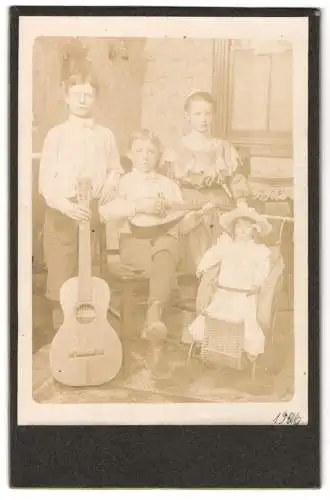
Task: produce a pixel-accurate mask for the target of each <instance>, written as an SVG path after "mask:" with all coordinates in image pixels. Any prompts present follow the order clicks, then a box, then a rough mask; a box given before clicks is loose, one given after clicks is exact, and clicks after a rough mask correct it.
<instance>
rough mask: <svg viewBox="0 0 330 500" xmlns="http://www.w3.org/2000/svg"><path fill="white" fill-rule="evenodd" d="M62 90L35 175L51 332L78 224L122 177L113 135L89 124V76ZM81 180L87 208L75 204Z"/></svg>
mask: <svg viewBox="0 0 330 500" xmlns="http://www.w3.org/2000/svg"><path fill="white" fill-rule="evenodd" d="M64 92H65V102H66V104H67V107H68V114H69V116H68V119H67V120H66V121H65V122H64V123H61V124H60V125H57V126H55V127H54V128H52V129H51V130H50V131H49V133H48V135H47V137H46V139H45V142H44V146H43V151H42V156H41V162H40V174H39V191H40V193H41V195H42V196H43V197H44V199H45V202H46V213H45V222H44V254H45V262H46V265H47V269H48V275H47V290H46V297H47V298H48V299H49V300H51V301H52V302H53V326H54V328H55V329H57V328H58V327H59V326H60V324H61V323H62V321H63V315H62V311H61V308H60V306H59V302H58V301H59V293H60V288H61V286H62V284H63V283H64V282H65V281H66V280H68V279H69V278H71V277H72V276H74V274H75V271H76V267H77V245H78V222H80V221H84V220H89V219H91V218H92V219H94V218H95V217H96V216H97V215H98V214H97V204H102V203H106V202H107V201H108V200H109V199H110V197H111V196H112V194H113V192H114V190H115V189H116V186H117V184H118V181H119V177H120V174H121V173H122V168H121V165H120V158H119V155H118V152H117V147H116V143H115V138H114V136H113V134H112V132H111V131H110V130H109V129H107V128H105V127H102V126H100V125H97V124H96V123H95V122H94V120H93V109H94V103H95V101H96V97H97V86H96V84H95V82H94V80H93V77H92V76H91V75H90V74H89V73H88V72H87V71H84V70H81V71H79V72H77V73H76V74H73V75H72V76H70V77H69V78H68V79H67V80H66V81H65V83H64ZM80 178H89V179H90V180H91V185H92V202H91V210H89V209H86V208H84V207H82V206H81V205H79V203H78V200H77V182H78V180H79V179H80Z"/></svg>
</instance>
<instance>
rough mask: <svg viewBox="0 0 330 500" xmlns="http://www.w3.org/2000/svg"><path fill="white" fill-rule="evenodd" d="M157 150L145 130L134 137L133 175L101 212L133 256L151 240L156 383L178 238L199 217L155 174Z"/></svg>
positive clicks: (149, 321)
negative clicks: (141, 240)
mask: <svg viewBox="0 0 330 500" xmlns="http://www.w3.org/2000/svg"><path fill="white" fill-rule="evenodd" d="M160 154H161V147H160V143H159V141H158V139H157V137H156V136H155V135H154V134H153V133H151V132H149V131H148V130H142V131H140V132H137V133H135V134H133V136H132V138H131V143H130V146H129V154H128V156H129V157H130V160H131V161H132V166H133V168H132V171H131V172H130V173H127V174H125V175H124V176H123V177H122V178H121V180H120V182H119V187H118V192H117V195H116V197H115V198H114V199H113V200H112V201H110V202H109V203H108V204H107V205H103V206H102V207H100V214H101V217H102V219H103V220H104V221H107V222H109V221H112V222H115V223H116V224H117V225H118V227H119V230H120V232H121V238H124V239H125V237H126V239H127V237H128V238H129V244H130V248H131V251H132V252H136V249H137V248H138V241H137V239H138V238H145V239H147V240H149V242H150V246H151V257H152V258H151V267H150V270H149V300H148V311H147V317H146V327H145V329H144V331H143V336H144V337H145V338H147V339H148V340H149V341H150V342H149V345H150V346H151V359H152V364H151V370H152V373H153V376H154V377H157V378H163V377H166V376H167V374H168V372H167V369H168V367H167V366H164V356H162V351H163V346H164V342H165V338H166V335H167V329H166V326H165V324H164V323H163V311H164V307H165V306H166V304H167V302H168V300H169V297H170V295H171V292H172V289H173V288H174V287H175V286H176V270H177V265H178V261H179V241H178V239H179V235H180V233H182V232H187V231H189V230H191V229H192V228H193V227H194V225H195V224H196V223H198V220H199V214H198V213H196V211H195V212H191V211H189V210H185V209H184V202H183V198H182V195H181V191H180V188H179V186H178V185H177V184H176V183H175V182H174V181H173V180H172V179H169V178H168V177H165V176H164V175H161V174H160V173H158V172H157V170H156V169H157V166H158V163H159V159H160Z"/></svg>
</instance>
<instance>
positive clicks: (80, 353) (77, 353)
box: [69, 349, 104, 358]
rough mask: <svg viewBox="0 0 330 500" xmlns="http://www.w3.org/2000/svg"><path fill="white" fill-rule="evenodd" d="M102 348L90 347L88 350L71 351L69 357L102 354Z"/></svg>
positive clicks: (86, 356)
mask: <svg viewBox="0 0 330 500" xmlns="http://www.w3.org/2000/svg"><path fill="white" fill-rule="evenodd" d="M103 354H104V350H103V349H91V350H90V351H72V352H70V354H69V357H70V358H90V357H92V356H103Z"/></svg>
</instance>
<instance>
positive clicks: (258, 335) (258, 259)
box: [189, 204, 272, 359]
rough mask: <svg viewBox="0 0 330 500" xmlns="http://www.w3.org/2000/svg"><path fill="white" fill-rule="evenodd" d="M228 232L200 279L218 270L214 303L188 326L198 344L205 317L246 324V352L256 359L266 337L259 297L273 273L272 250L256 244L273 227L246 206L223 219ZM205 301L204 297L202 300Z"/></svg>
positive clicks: (204, 265)
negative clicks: (258, 305) (261, 325)
mask: <svg viewBox="0 0 330 500" xmlns="http://www.w3.org/2000/svg"><path fill="white" fill-rule="evenodd" d="M220 224H221V225H222V227H223V228H224V229H225V230H226V231H227V233H224V234H223V235H222V236H220V238H219V239H218V241H217V243H216V244H215V245H214V246H212V247H211V248H210V249H209V250H208V251H207V252H206V253H205V255H204V256H203V258H202V260H201V262H200V264H199V266H198V275H199V276H201V275H202V274H203V273H205V272H206V271H209V270H211V269H212V268H213V269H215V270H216V280H215V287H214V290H213V291H212V296H211V300H210V301H209V300H206V303H205V307H204V308H203V307H200V314H199V315H198V316H197V318H196V319H195V320H194V321H193V322H192V323H191V325H190V326H189V331H190V334H191V335H192V337H193V338H194V340H195V341H196V342H202V341H203V338H204V335H205V324H206V323H205V316H209V317H212V318H216V319H219V320H222V321H228V322H230V323H241V322H243V323H244V350H245V351H246V353H247V355H248V357H250V358H251V359H253V358H255V357H256V356H258V355H259V354H262V353H263V352H264V343H265V342H264V333H263V331H262V329H261V328H260V325H259V324H258V321H257V296H258V292H259V290H260V289H261V287H262V285H263V283H264V282H265V280H266V278H267V276H268V273H269V271H270V250H269V249H268V248H267V247H266V246H265V245H264V244H261V243H258V242H257V241H256V237H257V235H258V236H259V237H264V236H266V235H267V234H269V233H270V231H271V229H272V228H271V224H270V223H269V222H268V221H267V219H266V218H265V217H263V216H261V215H260V214H258V213H257V212H256V211H255V210H254V209H252V208H249V207H248V206H247V205H244V204H242V205H240V206H238V207H237V208H235V209H234V210H232V211H231V212H227V213H226V214H224V215H222V216H221V217H220ZM201 299H202V300H203V297H201ZM206 299H207V297H206Z"/></svg>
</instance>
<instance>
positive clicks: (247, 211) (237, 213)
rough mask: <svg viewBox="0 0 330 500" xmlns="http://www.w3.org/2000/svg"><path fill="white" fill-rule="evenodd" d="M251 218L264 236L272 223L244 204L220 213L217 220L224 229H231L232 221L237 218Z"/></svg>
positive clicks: (268, 231) (270, 229) (270, 228)
mask: <svg viewBox="0 0 330 500" xmlns="http://www.w3.org/2000/svg"><path fill="white" fill-rule="evenodd" d="M242 218H244V219H249V220H251V221H252V222H253V223H254V225H255V228H256V229H257V231H258V233H259V234H260V236H262V237H265V236H267V235H268V234H269V233H270V232H271V231H272V225H271V223H270V222H269V221H268V220H267V218H266V217H265V216H263V215H261V214H259V213H258V212H257V211H256V210H255V209H254V208H252V207H248V206H247V205H246V204H242V205H239V206H238V207H237V208H235V209H234V210H231V211H230V212H227V213H225V214H222V215H221V216H220V219H219V222H220V224H221V226H222V227H223V228H224V229H229V230H232V226H233V223H234V222H235V221H236V220H237V219H242Z"/></svg>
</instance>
